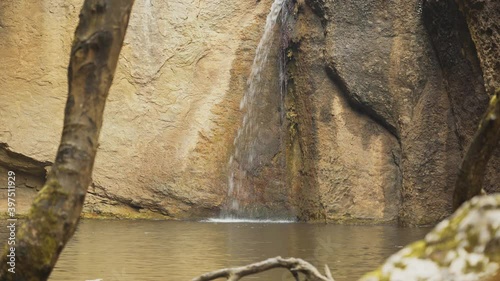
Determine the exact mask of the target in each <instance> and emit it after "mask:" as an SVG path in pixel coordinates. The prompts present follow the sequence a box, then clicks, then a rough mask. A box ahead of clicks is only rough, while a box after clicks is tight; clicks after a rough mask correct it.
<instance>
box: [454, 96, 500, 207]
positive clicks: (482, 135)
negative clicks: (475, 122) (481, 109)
mask: <svg viewBox="0 0 500 281" xmlns="http://www.w3.org/2000/svg"><path fill="white" fill-rule="evenodd" d="M499 98H500V89H497V91H496V93H495V94H494V95H493V97H492V98H491V101H490V105H489V107H488V110H487V111H486V114H485V116H484V117H483V120H482V121H481V124H480V125H479V129H478V130H477V132H476V134H475V136H474V138H473V139H472V143H471V144H470V146H469V148H468V149H467V153H466V154H465V157H464V159H463V161H462V165H461V167H460V171H459V173H458V178H457V183H456V186H455V192H454V194H453V208H454V210H456V209H458V207H460V205H462V203H464V202H465V201H467V200H469V199H471V198H472V197H474V196H476V195H479V194H481V189H482V186H483V178H484V171H485V170H486V165H487V164H488V160H489V159H490V158H491V155H492V153H493V151H494V150H495V148H496V147H497V146H498V144H499V142H500V101H499Z"/></svg>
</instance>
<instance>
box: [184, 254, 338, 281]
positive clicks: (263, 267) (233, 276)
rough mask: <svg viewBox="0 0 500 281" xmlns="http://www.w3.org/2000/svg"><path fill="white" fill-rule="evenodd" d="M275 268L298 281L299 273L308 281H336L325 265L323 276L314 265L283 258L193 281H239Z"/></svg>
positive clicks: (295, 259) (219, 272) (223, 270)
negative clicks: (283, 270) (286, 272)
mask: <svg viewBox="0 0 500 281" xmlns="http://www.w3.org/2000/svg"><path fill="white" fill-rule="evenodd" d="M273 268H286V269H288V270H289V271H290V272H291V273H292V275H293V276H294V277H295V279H296V280H297V281H298V280H299V279H298V273H302V274H304V275H305V276H306V278H307V280H308V281H334V280H333V278H332V275H331V273H330V269H329V268H328V266H326V265H325V272H326V276H325V275H323V274H321V273H320V272H319V271H318V270H317V269H316V267H314V266H313V265H312V264H310V263H308V262H306V261H304V260H302V259H297V258H286V259H284V258H282V257H275V258H270V259H267V260H264V261H261V262H257V263H253V264H249V265H246V266H241V267H234V268H224V269H220V270H217V271H212V272H209V273H205V274H203V275H201V276H199V277H197V278H194V279H193V280H192V281H209V280H215V279H217V278H227V280H228V281H237V280H240V279H241V278H243V277H245V276H248V275H252V274H256V273H261V272H264V271H267V270H270V269H273Z"/></svg>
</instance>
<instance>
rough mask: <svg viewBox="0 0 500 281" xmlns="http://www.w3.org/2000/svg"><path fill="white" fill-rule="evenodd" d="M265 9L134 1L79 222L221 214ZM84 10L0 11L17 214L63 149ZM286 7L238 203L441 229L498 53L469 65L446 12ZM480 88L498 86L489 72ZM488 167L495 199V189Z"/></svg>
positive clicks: (465, 44) (5, 155) (465, 42)
mask: <svg viewBox="0 0 500 281" xmlns="http://www.w3.org/2000/svg"><path fill="white" fill-rule="evenodd" d="M271 3H272V1H271V0H262V1H257V2H256V1H253V0H245V1H227V0H217V1H206V0H196V1H195V0H192V1H156V0H140V1H136V4H135V6H134V9H133V12H132V18H131V20H130V27H129V31H128V33H127V36H126V38H125V43H124V47H123V50H122V55H121V58H120V62H119V65H118V69H117V74H116V76H115V80H114V83H113V86H112V88H111V93H110V98H109V101H108V104H107V107H106V111H105V121H104V125H103V129H102V134H101V139H100V146H99V151H98V153H97V159H96V163H95V168H94V173H93V183H92V185H91V186H90V188H89V193H88V195H87V200H86V205H85V208H84V212H85V214H86V215H87V216H117V217H144V218H165V217H166V218H176V219H177V218H178V219H186V218H188V219H189V218H199V217H210V216H217V215H218V214H219V212H220V210H221V208H222V206H223V204H224V202H225V200H226V196H227V185H228V176H227V170H228V165H227V164H228V159H229V157H230V156H231V155H232V153H233V151H234V144H233V141H234V138H235V135H236V132H237V129H238V127H239V126H240V123H241V118H242V113H241V112H240V110H239V102H240V99H241V98H242V96H243V93H244V92H245V90H246V87H247V85H246V80H247V78H248V76H249V73H250V67H251V64H252V60H253V57H254V54H255V49H256V47H257V44H258V41H259V39H260V36H261V35H262V30H263V26H264V22H265V18H266V15H267V13H268V11H269V7H270V6H271ZM80 5H81V1H77V0H71V1H62V0H42V1H34V0H22V1H14V0H7V1H2V2H1V3H0V56H1V57H2V58H3V59H2V64H0V85H1V87H2V99H0V108H1V110H0V120H2V121H1V124H2V125H0V182H2V181H3V182H5V177H6V171H7V170H8V169H14V170H16V171H18V175H19V177H18V188H19V190H20V193H19V194H20V195H19V197H20V198H19V199H20V200H21V209H20V210H19V211H21V212H25V211H26V209H27V208H28V206H29V204H30V201H31V200H32V198H33V197H34V195H35V194H36V191H37V189H38V188H40V187H41V186H42V183H43V181H44V177H45V174H46V169H48V167H50V162H51V161H52V160H53V157H54V155H55V151H56V148H57V145H58V141H59V137H60V130H61V127H62V117H63V110H64V104H65V98H66V92H67V86H66V71H67V70H66V68H67V63H68V58H69V47H70V43H71V40H72V31H73V30H74V28H75V25H76V22H77V17H78V12H79V8H80ZM285 10H286V12H288V17H287V18H288V20H287V21H286V23H284V24H283V26H282V28H281V29H282V30H281V33H280V32H278V33H277V34H279V36H280V37H281V38H276V40H275V43H274V46H275V47H276V49H275V52H273V53H272V54H271V60H270V62H271V63H270V67H269V68H268V70H266V72H265V79H266V87H265V89H264V90H262V93H261V97H260V98H259V100H260V101H261V103H262V104H261V106H260V109H261V113H260V115H259V116H258V118H257V120H259V122H260V123H261V124H262V126H263V129H262V131H261V134H260V135H259V137H258V140H257V142H258V143H259V144H260V148H259V149H257V151H258V153H259V155H260V158H259V159H260V161H259V164H258V165H257V166H255V167H252V168H251V171H249V173H247V176H248V178H247V179H245V180H246V182H247V184H248V185H249V186H251V188H252V190H253V194H259V196H253V197H252V198H251V199H248V200H247V202H243V204H244V205H246V206H247V207H251V206H257V207H258V208H259V212H258V213H260V214H266V215H270V216H273V215H283V214H289V215H297V216H298V217H299V218H300V219H303V220H335V221H346V222H350V221H352V222H360V221H361V222H387V221H392V222H396V221H399V222H401V223H403V224H409V225H426V224H433V223H435V222H437V221H439V220H441V219H442V218H444V217H445V216H447V215H448V214H449V212H450V211H451V208H450V207H451V198H452V192H453V187H454V183H455V180H456V174H457V171H458V167H459V164H460V160H461V158H462V156H463V154H464V151H465V149H466V148H467V145H468V144H469V142H470V140H471V138H472V136H473V133H474V131H475V128H476V126H477V125H476V124H478V121H479V119H480V117H481V114H482V113H483V112H484V109H485V108H486V105H487V102H488V92H487V89H485V83H484V80H483V72H484V70H483V69H482V68H481V60H483V61H484V57H486V61H487V64H486V65H490V66H491V65H493V66H495V63H496V65H498V61H496V62H495V56H494V54H495V52H496V54H498V50H497V49H495V48H489V49H487V50H486V51H484V50H482V51H481V52H479V57H478V51H477V50H476V48H475V45H474V42H473V40H472V38H471V33H470V32H469V30H468V27H467V22H466V19H465V18H464V16H463V15H462V13H461V12H460V11H459V7H458V5H456V4H455V2H454V1H451V0H442V1H426V3H425V5H424V4H422V3H421V2H420V1H399V0H398V1H389V2H387V1H380V0H367V1H361V0H360V1H347V2H345V1H344V2H342V1H328V0H305V1H297V2H296V1H289V2H288V4H287V5H286V8H285ZM441 15H445V16H441ZM490 29H491V28H490ZM484 32H486V33H488V32H489V31H488V27H485V30H484ZM484 32H483V33H484ZM492 32H493V31H492ZM495 32H497V31H495ZM483 33H481V31H477V34H476V33H474V36H476V37H481V36H484V34H483ZM495 34H496V33H495ZM496 35H497V34H496ZM481 38H482V37H481ZM495 38H497V37H495ZM495 40H496V39H495ZM496 42H497V43H498V40H496ZM494 46H496V45H494ZM492 49H493V51H491V50H492ZM280 50H281V51H283V52H284V54H285V58H286V61H287V63H286V75H287V85H288V87H287V89H288V91H287V95H286V98H285V104H284V110H285V112H284V113H282V112H280V110H283V109H282V108H281V107H280V105H279V102H280V100H279V96H278V90H279V81H280V80H279V73H278V67H277V65H278V64H277V61H278V57H279V51H280ZM488 50H489V51H488ZM491 52H493V55H492V53H491ZM496 58H498V56H497V57H496ZM488 59H489V60H488ZM483 64H484V63H483ZM497 70H498V69H497ZM484 73H486V77H487V79H486V81H487V85H488V87H495V85H497V84H498V79H497V77H496V76H495V75H496V74H497V73H498V71H497V72H495V71H494V69H493V70H491V69H490V70H488V71H486V72H484ZM280 116H284V117H285V120H281V119H280ZM280 130H282V133H280V132H279V131H280ZM497 152H498V153H497V155H495V156H494V157H493V159H492V160H491V161H492V163H490V167H489V169H488V171H487V179H486V189H487V190H488V191H498V190H499V188H500V187H499V186H498V182H500V178H499V176H500V173H499V170H498V169H499V167H500V165H498V163H500V151H498V150H497ZM2 198H4V195H3V194H2V195H0V207H1V208H4V206H5V203H6V200H4V199H2Z"/></svg>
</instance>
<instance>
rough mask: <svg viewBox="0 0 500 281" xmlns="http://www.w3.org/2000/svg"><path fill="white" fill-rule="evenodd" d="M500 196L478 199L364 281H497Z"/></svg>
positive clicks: (499, 255)
mask: <svg viewBox="0 0 500 281" xmlns="http://www.w3.org/2000/svg"><path fill="white" fill-rule="evenodd" d="M499 230H500V194H498V193H496V194H494V195H490V196H480V197H475V198H473V199H472V200H470V201H469V202H467V203H465V204H464V205H462V207H461V208H460V209H459V210H457V212H455V214H453V215H452V216H451V217H450V218H448V219H446V220H444V221H442V222H441V223H439V224H438V225H437V226H436V227H435V228H434V229H433V230H432V231H431V232H429V233H428V234H427V235H426V236H425V238H424V239H422V240H419V241H417V242H415V243H413V244H410V245H408V246H407V247H405V248H403V249H401V250H400V251H399V252H397V253H396V254H394V255H392V256H391V257H389V258H388V259H387V261H386V262H385V263H384V264H383V265H382V266H381V267H380V268H378V269H377V270H375V271H373V272H371V273H368V274H367V275H365V276H364V277H363V278H362V279H361V280H362V281H376V280H387V281H390V280H408V281H411V280H434V281H440V280H464V281H465V280H471V281H472V280H497V279H494V278H495V277H496V278H498V277H499V274H500V247H499V246H498V245H499V241H500V232H499Z"/></svg>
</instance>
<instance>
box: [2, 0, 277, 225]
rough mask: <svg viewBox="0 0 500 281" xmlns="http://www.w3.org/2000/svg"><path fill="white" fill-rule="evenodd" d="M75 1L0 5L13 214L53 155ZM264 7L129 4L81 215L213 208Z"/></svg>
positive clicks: (207, 211)
mask: <svg viewBox="0 0 500 281" xmlns="http://www.w3.org/2000/svg"><path fill="white" fill-rule="evenodd" d="M81 4H82V1H79V0H72V1H62V0H43V1H34V0H23V1H11V0H9V1H2V2H1V3H0V56H1V57H2V63H1V64H0V85H1V87H2V94H1V95H2V98H1V99H0V108H1V110H0V120H2V122H1V124H2V125H0V143H1V144H2V146H1V147H0V152H1V153H2V154H1V155H2V157H1V158H0V169H1V171H0V181H1V182H6V181H5V180H6V179H5V177H6V170H7V169H14V170H16V171H18V177H17V184H18V188H19V189H18V190H19V200H20V204H21V205H20V207H19V208H18V211H19V212H21V213H22V212H26V209H27V208H28V206H29V204H30V202H31V200H32V199H33V197H34V195H35V193H36V191H37V190H38V189H39V188H40V187H41V186H42V184H43V181H44V176H45V174H46V171H45V169H46V168H48V166H50V162H51V161H53V158H54V156H55V152H56V148H57V145H58V142H59V138H60V133H61V129H62V120H63V110H64V105H65V100H66V93H67V85H66V76H67V70H66V69H67V64H68V59H69V51H70V46H71V40H72V36H73V32H74V29H75V27H76V24H77V21H78V13H79V9H80V6H81ZM270 5H271V1H268V0H263V1H260V2H255V1H205V0H196V1H195V0H193V1H155V0H140V1H139V0H138V1H136V4H135V6H134V8H133V11H132V17H131V20H130V27H129V29H128V32H127V36H126V38H125V42H124V46H123V50H122V54H121V56H120V61H119V64H118V69H117V72H116V75H115V78H114V82H113V86H112V88H111V93H110V97H109V100H108V103H107V106H106V111H105V118H104V119H105V120H104V125H103V129H102V133H101V138H100V144H99V151H98V153H97V158H96V163H95V168H94V172H93V183H92V185H91V186H90V188H89V193H88V195H87V199H86V204H85V208H84V212H85V213H86V214H87V215H97V216H99V215H100V216H102V215H111V216H115V215H116V216H124V217H170V218H194V217H208V216H217V215H218V213H219V211H220V208H221V205H222V204H223V202H224V200H225V197H226V194H227V172H226V170H227V162H228V159H229V156H230V155H231V153H232V149H233V145H232V143H233V140H234V137H235V133H236V131H237V128H238V126H239V124H240V122H241V113H240V111H239V102H240V99H241V97H242V96H243V93H244V91H245V87H246V83H245V81H246V79H247V77H248V74H249V71H250V66H251V63H252V60H253V56H254V54H255V49H256V47H257V44H258V41H259V39H260V36H261V33H262V30H263V25H264V23H265V17H266V15H267V13H268V11H269V7H270ZM275 75H277V74H275ZM268 150H272V149H268ZM264 153H269V154H271V155H274V154H276V153H277V152H276V151H268V152H264ZM1 196H3V197H1V198H4V197H5V196H4V194H3V193H2V195H1ZM1 198H0V201H1V203H0V206H1V207H2V209H3V207H5V202H6V200H3V199H1ZM270 201H272V200H270Z"/></svg>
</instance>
